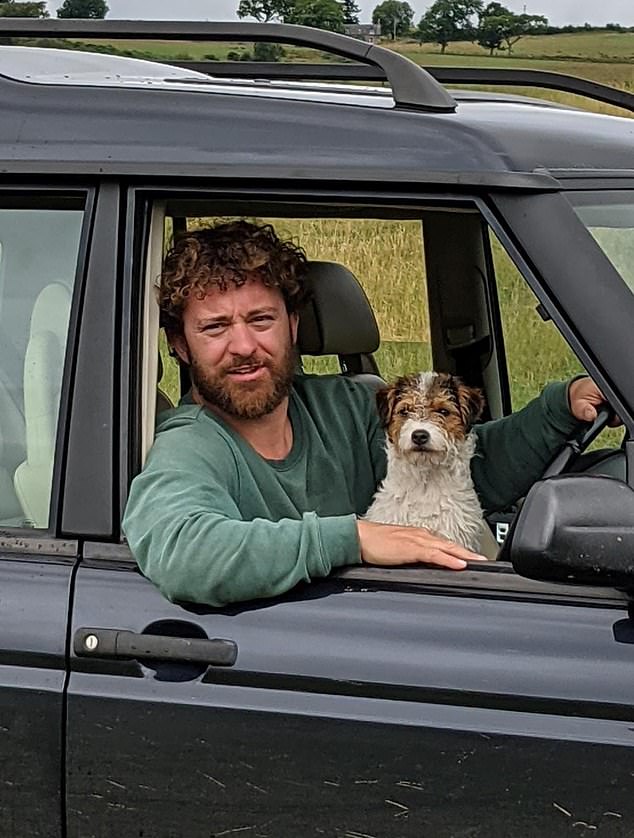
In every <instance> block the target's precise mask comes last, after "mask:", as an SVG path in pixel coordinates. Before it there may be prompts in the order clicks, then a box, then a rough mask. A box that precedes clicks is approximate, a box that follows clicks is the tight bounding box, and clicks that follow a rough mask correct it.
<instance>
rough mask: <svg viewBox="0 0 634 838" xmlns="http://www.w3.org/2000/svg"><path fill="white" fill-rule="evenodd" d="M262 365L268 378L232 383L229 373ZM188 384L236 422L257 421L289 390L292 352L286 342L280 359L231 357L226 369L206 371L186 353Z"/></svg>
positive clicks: (292, 369) (290, 346)
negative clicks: (187, 356)
mask: <svg viewBox="0 0 634 838" xmlns="http://www.w3.org/2000/svg"><path fill="white" fill-rule="evenodd" d="M251 364H254V365H258V366H264V367H266V368H267V369H268V371H269V375H268V376H266V377H265V378H263V379H258V380H256V381H243V382H241V381H232V380H231V378H229V373H231V371H232V370H234V369H237V368H239V367H244V366H248V365H251ZM189 369H190V375H191V378H192V383H193V384H194V386H195V387H196V390H197V391H198V393H199V394H200V395H201V396H202V398H203V399H204V400H205V402H206V403H207V404H208V405H210V406H211V407H217V408H219V409H220V410H221V411H223V412H224V413H226V414H228V415H229V416H234V417H235V418H236V419H260V418H261V417H262V416H266V415H267V414H269V413H271V412H272V411H273V410H275V408H276V407H277V406H278V405H279V404H281V403H282V401H283V400H284V399H285V398H286V397H287V396H288V394H289V393H290V391H291V385H292V383H293V375H294V374H295V351H294V349H293V346H292V345H291V343H290V341H289V344H288V346H287V347H286V350H285V352H284V355H283V356H282V358H281V360H279V361H277V362H276V361H273V360H271V359H268V358H267V359H266V360H264V359H261V358H258V357H257V355H256V354H254V355H250V356H249V357H242V356H239V355H238V356H234V359H233V362H232V364H231V366H230V367H228V368H225V369H221V370H217V371H214V372H210V371H209V370H207V369H205V368H204V367H203V366H202V365H201V364H199V363H198V360H197V358H196V357H194V356H193V355H192V354H191V353H190V367H189Z"/></svg>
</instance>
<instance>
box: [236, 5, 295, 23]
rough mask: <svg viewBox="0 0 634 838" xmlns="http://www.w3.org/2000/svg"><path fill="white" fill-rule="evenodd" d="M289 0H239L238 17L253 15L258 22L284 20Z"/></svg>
mask: <svg viewBox="0 0 634 838" xmlns="http://www.w3.org/2000/svg"><path fill="white" fill-rule="evenodd" d="M290 5H291V0H240V5H239V6H238V11H237V15H238V17H240V18H242V17H254V18H255V19H256V20H259V21H260V23H268V22H269V21H271V20H278V21H282V22H283V21H284V19H285V17H286V14H287V12H288V9H289V6H290Z"/></svg>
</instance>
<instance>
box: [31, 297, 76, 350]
mask: <svg viewBox="0 0 634 838" xmlns="http://www.w3.org/2000/svg"><path fill="white" fill-rule="evenodd" d="M70 304H71V296H70V291H69V289H68V288H67V287H66V286H65V285H62V283H61V282H51V283H50V284H49V285H45V286H44V288H42V290H41V291H40V293H39V294H38V295H37V299H36V300H35V305H34V306H33V311H32V313H31V336H33V335H37V334H39V333H40V332H52V333H53V334H55V335H56V336H57V338H58V339H59V340H60V341H61V342H62V343H63V344H65V343H66V334H67V332H68V319H69V317H70Z"/></svg>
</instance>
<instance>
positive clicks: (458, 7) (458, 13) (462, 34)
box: [416, 0, 482, 53]
mask: <svg viewBox="0 0 634 838" xmlns="http://www.w3.org/2000/svg"><path fill="white" fill-rule="evenodd" d="M481 12H482V0H436V2H435V3H434V4H433V5H432V6H430V7H429V9H428V10H427V12H425V14H424V15H423V17H422V18H421V20H420V23H419V24H418V28H417V30H416V37H417V38H418V40H419V42H420V43H423V41H428V42H429V43H432V44H440V51H441V52H442V53H444V52H445V50H446V49H447V45H448V44H450V43H451V42H452V41H473V40H475V38H476V37H477V31H478V30H477V26H476V25H475V22H474V17H475V15H477V14H479V13H481Z"/></svg>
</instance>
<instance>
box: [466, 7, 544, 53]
mask: <svg viewBox="0 0 634 838" xmlns="http://www.w3.org/2000/svg"><path fill="white" fill-rule="evenodd" d="M547 26H548V19H547V18H545V17H544V16H543V15H516V14H513V12H508V14H502V15H493V16H489V17H487V18H486V27H487V29H488V30H489V31H493V29H495V30H496V32H497V35H498V36H499V39H500V46H497V47H496V49H506V51H507V52H508V54H509V55H511V53H512V52H513V47H514V46H515V44H516V43H517V42H518V41H519V40H520V38H523V37H524V36H525V35H537V34H539V33H540V32H543V31H544V29H545V28H546V27H547ZM502 42H503V43H505V44H506V47H502V46H501V44H502ZM478 43H480V39H478ZM483 46H484V44H483ZM489 49H490V47H489Z"/></svg>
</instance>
